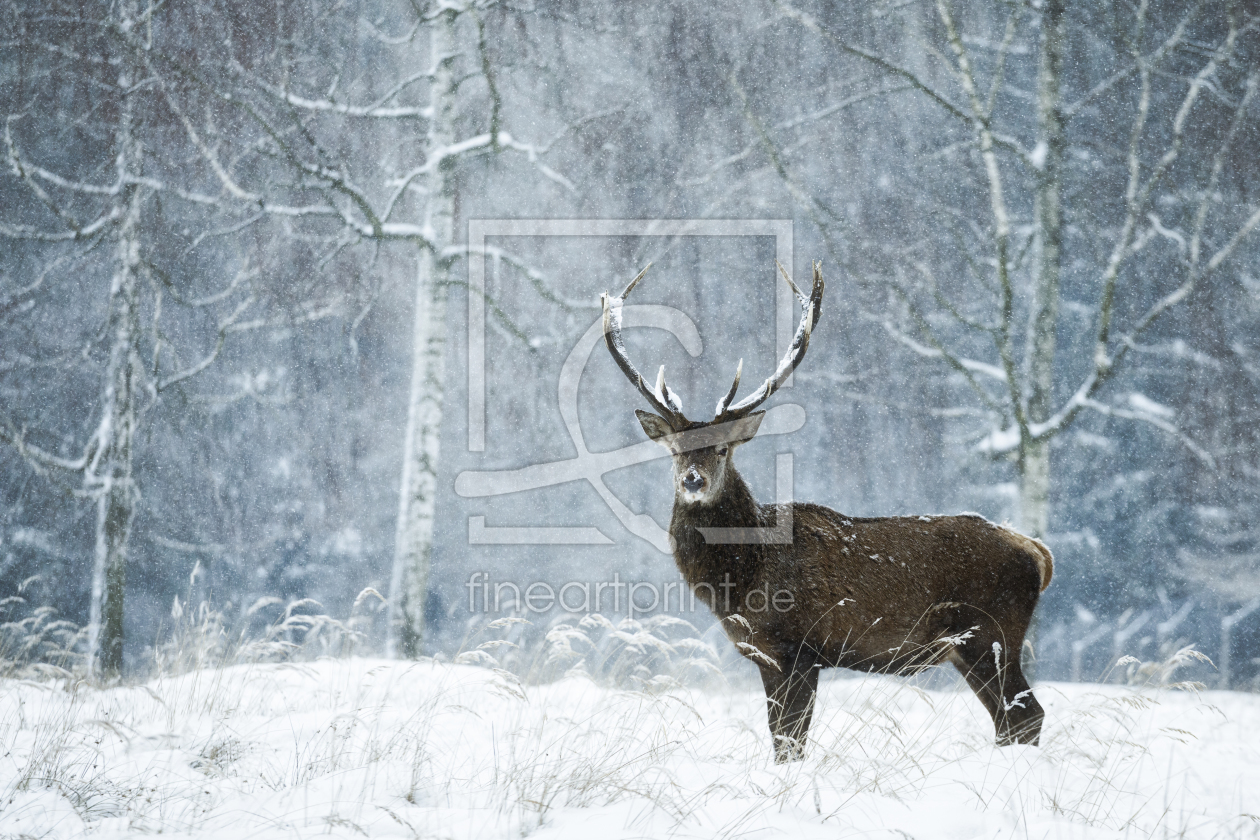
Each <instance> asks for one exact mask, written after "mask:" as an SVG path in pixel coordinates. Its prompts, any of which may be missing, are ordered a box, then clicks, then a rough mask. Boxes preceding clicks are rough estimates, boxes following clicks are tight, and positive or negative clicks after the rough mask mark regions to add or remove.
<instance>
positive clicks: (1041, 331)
mask: <svg viewBox="0 0 1260 840" xmlns="http://www.w3.org/2000/svg"><path fill="white" fill-rule="evenodd" d="M1063 19H1064V6H1063V0H1048V2H1047V3H1046V5H1045V7H1044V8H1043V10H1042V14H1041V56H1040V62H1039V65H1038V68H1037V126H1038V138H1037V146H1036V149H1035V151H1034V153H1033V158H1034V165H1035V166H1036V167H1037V173H1036V195H1035V197H1034V218H1033V224H1034V227H1035V230H1036V237H1037V240H1036V249H1037V250H1036V254H1035V256H1036V262H1035V277H1034V283H1035V284H1036V285H1035V288H1034V294H1035V302H1034V305H1033V310H1032V313H1031V317H1030V319H1029V323H1028V330H1029V335H1028V341H1027V343H1026V345H1025V346H1026V348H1027V354H1028V356H1027V371H1028V373H1027V376H1028V380H1027V381H1028V412H1027V416H1028V424H1027V425H1026V426H1025V431H1024V433H1023V436H1024V440H1022V441H1021V446H1020V451H1019V473H1020V494H1019V501H1020V516H1019V519H1020V523H1019V524H1020V528H1021V529H1022V530H1023V532H1024V533H1025V534H1028V535H1029V536H1032V537H1037V538H1039V539H1040V538H1042V537H1044V536H1045V535H1046V529H1047V527H1048V525H1049V512H1050V441H1049V440H1048V439H1043V440H1034V439H1032V437H1031V436H1030V435H1029V434H1028V432H1027V426H1036V425H1037V424H1040V423H1045V422H1046V421H1047V420H1049V419H1050V415H1051V413H1052V412H1053V411H1054V353H1055V329H1056V327H1057V325H1058V321H1059V273H1060V264H1061V262H1062V242H1063V233H1062V209H1061V207H1060V194H1059V191H1060V184H1061V181H1062V172H1063V153H1064V148H1065V146H1066V140H1065V138H1064V134H1063V115H1062V113H1061V112H1062V101H1061V94H1060V91H1059V78H1060V76H1061V74H1062V67H1063V41H1064V33H1063V27H1064V23H1063Z"/></svg>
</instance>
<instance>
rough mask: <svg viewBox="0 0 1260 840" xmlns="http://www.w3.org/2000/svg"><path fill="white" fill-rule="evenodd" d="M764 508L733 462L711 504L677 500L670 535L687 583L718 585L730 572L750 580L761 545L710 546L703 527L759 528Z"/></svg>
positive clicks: (757, 561)
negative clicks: (740, 549) (761, 507)
mask: <svg viewBox="0 0 1260 840" xmlns="http://www.w3.org/2000/svg"><path fill="white" fill-rule="evenodd" d="M761 520H762V516H761V509H760V507H759V506H758V504H757V500H756V499H754V498H753V494H752V491H751V490H749V489H748V485H747V484H746V483H745V482H744V479H743V477H742V476H740V474H739V473H738V472H737V471H736V470H735V467H734V466H733V465H731V464H729V463H728V464H727V472H726V476H725V477H724V480H723V482H722V490H721V492H720V494H719V495H718V497H717V498H716V499H714V500H713V501H712V502H709V503H707V504H695V503H689V502H685V501H683V500H682V499H680V498H677V497H675V499H674V514H673V517H672V519H671V520H670V526H669V535H670V537H671V538H672V540H673V543H674V560H675V562H676V563H677V564H678V570H679V571H680V572H682V574H683V577H684V578H686V580H687V583H688V584H690V585H691V586H692V587H695V586H696V585H697V584H700V583H708V584H710V585H711V586H717V585H718V584H719V583H721V582H723V581H724V580H725V578H724V575H727V574H729V575H730V580H732V581H740V580H748V579H750V578H749V573H750V572H751V571H754V569H753V568H752V567H754V566H756V565H758V564H759V563H760V552H759V551H758V550H757V549H758V548H759V546H756V545H749V546H747V549H748V550H747V551H736V552H732V550H731V549H732V548H736V546H731V545H710V544H709V543H707V542H705V539H704V536H703V534H702V533H701V532H700V530H699V529H700V528H756V527H759V526H761V525H762V521H761Z"/></svg>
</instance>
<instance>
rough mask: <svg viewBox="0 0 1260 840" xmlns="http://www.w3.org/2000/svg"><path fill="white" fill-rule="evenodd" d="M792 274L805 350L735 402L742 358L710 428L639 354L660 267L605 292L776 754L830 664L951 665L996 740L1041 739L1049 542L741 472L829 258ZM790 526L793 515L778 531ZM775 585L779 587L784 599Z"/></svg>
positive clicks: (680, 559)
mask: <svg viewBox="0 0 1260 840" xmlns="http://www.w3.org/2000/svg"><path fill="white" fill-rule="evenodd" d="M779 271H780V272H781V273H782V274H783V278H784V279H785V280H787V282H788V285H790V286H791V287H792V291H793V292H795V293H796V297H797V298H798V299H799V300H800V302H801V306H802V309H803V313H802V316H801V322H800V325H799V326H798V327H797V330H796V334H795V337H794V338H793V340H792V346H791V348H790V349H789V350H788V353H787V355H786V356H785V357H784V358H783V360H782V361H780V362H779V365H778V368H777V369H776V370H775V372H774V374H773V375H771V376H770V378H769V379H767V380H766V381H765V382H763V383H762V384H761V387H759V388H758V389H757V390H756V392H755V393H753V394H751V395H749V396H747V397H745V398H744V399H743V400H740V401H739V402H736V403H733V402H732V401H733V400H734V399H735V392H736V390H737V389H738V388H739V378H740V373H741V372H742V370H743V360H740V363H739V367H738V368H737V370H736V373H735V382H734V384H732V385H731V388H730V390H729V391H728V392H727V393H726V396H724V397H723V398H722V399H721V401H719V402H718V404H717V414H716V416H715V417H714V418H713V420H711V421H709V422H707V423H706V422H701V421H694V420H688V419H687V418H686V417H684V416H683V412H682V404H681V402H680V401H679V399H678V396H677V395H676V394H675V393H674V392H673V391H672V390H671V389H670V388H669V386H668V385H666V384H665V368H664V367H662V368H661V370H660V374H659V375H658V376H657V379H656V384H655V386H654V387H653V386H651V385H649V384H648V381H647V380H645V379H644V378H643V376H642V375H641V374H640V373H639V371H638V370H637V369H636V368H635V366H634V364H633V363H632V362H631V361H630V359H629V357H628V356H627V355H626V348H625V345H624V344H623V343H622V340H621V309H622V303H623V302H624V301H625V298H626V296H627V295H628V294H630V292H631V290H632V289H634V287H635V285H636V284H638V282H639V281H640V280H641V279H642V278H643V275H644V274H646V273H647V269H646V268H645V269H643V271H642V272H640V274H639V275H638V276H637V277H635V278H634V280H632V281H631V282H630V284H629V285H628V286H626V290H625V291H624V292H622V293H621V294H620V295H619V296H617V297H612V296H610V295H608V294H604V296H603V305H604V338H605V341H606V343H607V344H608V350H609V351H610V352H611V353H612V356H613V359H614V360H615V361H616V363H617V366H618V367H620V368H621V370H622V372H623V373H624V374H625V375H626V377H627V378H629V380H630V381H631V383H633V384H634V386H635V387H636V388H638V389H639V393H640V394H642V395H643V397H644V398H645V399H646V400H647V401H648V403H649V404H650V405H651V406H652V408H653V409H655V411H656V412H657V413H656V414H651V413H649V412H646V411H641V410H637V409H636V410H635V414H636V415H638V418H639V423H640V424H641V425H642V426H643V431H645V432H647V434H648V437H650V438H652V439H653V440H655V441H657V442H658V443H660V444H662V445H663V446H665V447H666V448H668V449H669V451H670V454H671V455H672V456H673V466H674V512H673V517H672V519H671V520H670V525H669V533H670V538H671V541H672V544H673V548H674V560H675V561H676V562H677V564H678V568H679V570H680V571H681V572H682V574H683V576H684V577H685V578H686V580H687V583H688V585H689V586H690V587H691V589H692V591H693V592H695V593H696V595H697V596H698V597H700V599H701V600H702V601H704V602H705V603H706V604H707V606H708V607H709V608H710V609H711V610H712V611H713V613H714V614H715V615H716V616H717V617H718V618H719V619H721V620H722V626H723V629H724V630H725V631H726V633H727V636H728V637H730V639H731V641H732V642H734V643H735V644H736V646H737V647H738V649H739V650H740V652H741V653H743V654H744V655H745V656H746V657H748V658H749V659H751V660H752V661H753V662H754V663H755V664H756V665H757V667H758V668H759V669H760V671H761V679H762V681H763V683H764V684H765V689H766V702H767V709H768V715H769V723H770V733H771V736H772V738H773V741H774V748H775V760H776V762H784V761H791V760H795V759H799V758H801V757H803V755H804V744H805V737H806V734H807V733H808V731H809V723H810V718H811V717H812V715H813V709H814V695H815V693H816V691H817V688H818V671H819V669H821V668H837V667H838V668H852V669H855V670H861V671H880V672H887V673H896V674H913V673H917V672H919V671H921V670H924V669H925V668H928V667H930V666H933V665H936V664H939V663H941V662H945V661H946V660H948V661H949V662H952V663H953V664H954V665H955V666H956V667H957V668H958V670H959V671H961V672H962V675H963V676H964V677H965V678H966V680H967V684H968V685H970V686H971V689H972V690H973V691H975V693H976V695H977V696H978V697H979V698H980V701H981V702H982V703H983V704H984V706H985V708H986V709H988V711H989V714H990V715H992V717H993V724H994V728H995V730H996V733H997V743H998V744H999V745H1006V744H1012V743H1020V744H1036V743H1037V742H1038V739H1039V738H1040V735H1041V722H1042V718H1043V717H1044V713H1043V712H1042V710H1041V705H1040V704H1039V703H1038V702H1037V700H1036V698H1034V697H1033V695H1032V691H1031V689H1029V687H1028V682H1027V681H1026V680H1025V679H1024V674H1023V672H1022V670H1021V669H1020V662H1019V659H1020V650H1021V647H1022V645H1023V641H1024V634H1025V632H1026V631H1027V630H1028V624H1029V621H1030V619H1031V618H1032V614H1033V609H1034V608H1035V607H1036V606H1037V599H1038V597H1039V596H1040V594H1041V592H1042V591H1043V590H1044V589H1045V588H1046V586H1047V585H1048V584H1049V583H1050V575H1051V571H1052V558H1051V555H1050V550H1049V549H1048V548H1046V546H1045V545H1044V544H1042V543H1041V542H1039V541H1038V540H1034V539H1031V538H1029V537H1025V536H1023V535H1021V534H1018V533H1015V532H1014V531H1012V530H1010V529H1008V528H1006V527H1004V526H1000V525H994V524H993V523H991V522H989V521H988V520H986V519H984V518H983V517H980V516H977V515H974V514H963V515H961V516H891V517H875V518H861V517H856V516H846V515H844V514H842V513H837V512H836V511H834V510H831V509H829V508H825V507H822V506H820V505H815V504H807V503H803V502H792V503H790V504H786V505H761V504H758V503H757V502H756V500H755V499H753V495H752V493H751V492H750V491H749V489H748V485H747V484H745V483H744V479H743V478H742V477H741V476H740V474H739V472H738V471H737V470H736V469H735V465H734V463H733V462H732V459H731V456H732V450H733V449H734V448H735V447H736V446H738V445H739V444H742V443H747V442H748V441H749V440H751V439H752V437H753V435H755V434H756V433H757V427H758V426H759V425H760V423H761V418H762V416H763V414H764V412H761V411H755V410H754V409H756V408H757V407H758V406H759V405H761V404H762V403H763V402H765V400H766V399H767V398H768V397H769V396H770V395H771V394H773V393H774V392H775V391H776V390H778V388H779V386H781V385H782V384H783V382H784V380H786V379H787V377H788V376H789V375H790V374H791V373H792V371H793V370H794V369H795V368H796V366H797V365H798V364H800V361H801V359H802V358H804V356H805V351H806V349H807V348H808V347H809V338H810V333H811V332H812V331H813V329H814V327H815V326H816V325H817V324H818V317H819V314H820V312H821V309H822V294H823V279H822V271H821V267H820V265H819V264H817V263H815V265H814V287H813V291H812V292H811V294H810V295H809V297H806V296H805V295H804V294H802V293H801V291H800V289H798V288H797V287H796V285H795V284H794V283H793V282H792V279H791V278H790V277H789V276H788V274H787V272H786V271H785V270H784V269H783V267H782V266H779ZM780 522H783V523H788V522H790V523H791V524H790V526H789V527H785V528H782V529H780V532H779V533H780V534H781V536H780V537H777V538H776V537H775V536H774V534H775V527H774V526H775V525H776V523H780ZM730 529H737V530H734V531H732V530H730ZM752 529H757V530H752ZM788 531H790V536H789V535H788ZM718 593H722V594H721V595H720V596H719V595H718ZM771 593H778V594H779V595H780V596H781V597H780V598H775V599H773V601H774V606H773V607H771V605H770V601H771V599H772V596H771ZM787 593H790V598H789V595H788V594H787ZM789 601H790V605H788V602H789ZM785 605H788V608H786V609H784V608H783V607H784V606H785ZM758 608H760V609H758Z"/></svg>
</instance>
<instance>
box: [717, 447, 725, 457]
mask: <svg viewBox="0 0 1260 840" xmlns="http://www.w3.org/2000/svg"><path fill="white" fill-rule="evenodd" d="M718 454H719V455H725V454H726V447H725V446H723V447H722V448H721V449H719V450H718Z"/></svg>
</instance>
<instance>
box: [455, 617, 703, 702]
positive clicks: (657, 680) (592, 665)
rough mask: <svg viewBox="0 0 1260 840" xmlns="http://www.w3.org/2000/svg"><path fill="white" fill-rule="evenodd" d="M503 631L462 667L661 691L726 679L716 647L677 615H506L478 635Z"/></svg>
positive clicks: (534, 679)
mask: <svg viewBox="0 0 1260 840" xmlns="http://www.w3.org/2000/svg"><path fill="white" fill-rule="evenodd" d="M484 635H497V636H499V637H500V638H491V639H487V640H486V641H482V642H481V643H480V644H477V645H476V646H475V647H469V649H467V650H465V651H463V652H462V653H460V654H458V655H457V656H456V657H455V662H456V663H457V664H464V665H479V666H482V667H489V668H501V669H503V670H506V671H509V672H511V673H513V674H516V675H517V676H519V677H521V678H522V679H525V680H526V681H527V682H531V683H545V682H551V681H554V680H556V679H559V678H561V677H564V676H570V675H579V674H580V675H584V676H586V677H589V678H590V679H592V680H593V681H595V682H596V683H599V684H600V685H607V686H613V687H619V688H637V689H643V690H648V691H659V690H664V689H666V688H670V687H673V686H677V685H680V684H685V685H708V684H714V683H717V684H720V683H721V682H722V681H723V675H722V671H721V669H720V668H719V664H720V659H719V656H718V653H717V651H716V650H714V648H713V646H712V645H710V644H709V643H708V642H706V641H704V640H703V639H702V638H701V634H700V632H699V631H698V630H697V629H696V627H695V626H694V625H693V624H691V622H689V621H686V620H684V619H681V618H678V617H676V616H669V615H655V616H651V617H650V618H646V619H643V620H642V621H640V620H637V619H631V618H625V619H622V620H621V621H619V622H617V623H616V624H614V623H613V622H612V621H611V620H609V619H608V618H607V617H605V616H603V615H601V614H599V613H590V614H587V615H583V616H576V615H564V616H560V617H558V618H557V619H555V620H553V621H552V622H551V623H550V624H549V625H546V626H539V625H536V624H534V623H532V622H530V621H528V620H526V619H523V618H499V619H496V620H494V621H491V622H490V623H489V624H487V625H485V627H484V628H482V629H481V630H480V631H478V632H477V633H476V634H474V635H473V638H474V639H476V638H478V637H481V636H484Z"/></svg>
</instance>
